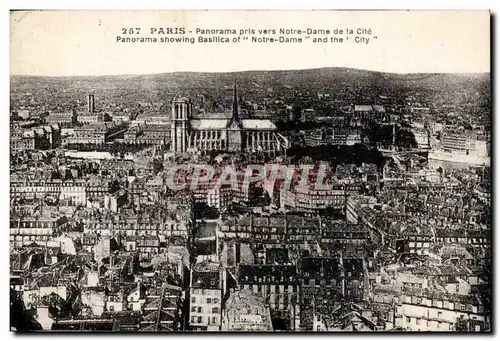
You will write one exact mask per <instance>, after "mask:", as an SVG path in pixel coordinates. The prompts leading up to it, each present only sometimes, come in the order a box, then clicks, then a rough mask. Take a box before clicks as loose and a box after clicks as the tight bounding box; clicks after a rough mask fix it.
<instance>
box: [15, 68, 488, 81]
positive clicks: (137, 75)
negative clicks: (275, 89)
mask: <svg viewBox="0 0 500 341" xmlns="http://www.w3.org/2000/svg"><path fill="white" fill-rule="evenodd" d="M318 69H349V70H353V71H366V72H375V73H383V74H392V75H400V76H404V75H418V74H424V75H432V74H436V75H439V74H442V75H458V76H467V75H489V74H490V71H483V72H411V73H401V72H386V71H379V70H369V69H360V68H354V67H338V66H324V67H322V66H319V67H314V68H309V69H276V70H261V69H257V70H241V71H166V72H151V73H137V74H103V75H65V76H45V75H27V74H11V75H10V76H11V77H49V78H65V77H67V78H71V77H140V76H155V75H162V74H174V73H208V74H226V73H244V72H287V71H308V70H318Z"/></svg>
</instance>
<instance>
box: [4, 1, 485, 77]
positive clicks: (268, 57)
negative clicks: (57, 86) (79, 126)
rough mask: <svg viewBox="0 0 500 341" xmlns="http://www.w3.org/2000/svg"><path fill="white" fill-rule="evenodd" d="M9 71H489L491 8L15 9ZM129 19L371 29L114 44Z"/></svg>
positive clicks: (134, 22) (131, 23) (140, 23)
mask: <svg viewBox="0 0 500 341" xmlns="http://www.w3.org/2000/svg"><path fill="white" fill-rule="evenodd" d="M10 25H11V44H10V47H11V50H10V58H11V61H10V66H11V71H10V72H11V75H26V76H55V77H58V76H113V75H116V76H119V75H130V76H134V75H148V74H161V73H172V72H207V73H211V72H217V73H224V72H245V71H281V70H304V69H319V68H325V67H327V68H328V67H339V68H351V69H359V70H369V71H376V72H385V73H396V74H408V73H489V72H490V13H489V12H488V11H441V12H438V11H398V12H394V11H392V12H391V11H373V12H370V11H360V12H349V11H341V12H337V11H250V12H244V11H236V12H233V11H187V12H182V11H35V12H23V11H19V12H11V23H10ZM122 27H141V28H142V29H143V32H144V31H146V29H148V28H150V27H186V28H187V29H193V30H194V29H195V28H196V27H200V28H204V29H207V28H236V29H240V28H241V29H245V28H255V29H264V28H280V27H283V28H289V27H290V28H303V29H304V28H308V27H309V28H316V29H330V30H332V29H334V28H337V27H338V28H341V29H345V28H346V27H349V28H357V27H361V28H371V29H372V31H373V32H374V35H377V37H378V38H377V39H376V40H372V42H371V43H369V44H353V43H343V44H331V43H328V44H322V43H319V44H318V43H316V44H314V43H302V44H272V43H267V44H255V43H254V44H251V43H240V44H232V43H230V44H215V43H212V44H199V43H195V44H160V43H157V44H148V43H143V44H140V43H116V42H115V40H116V36H117V35H120V32H121V28H122Z"/></svg>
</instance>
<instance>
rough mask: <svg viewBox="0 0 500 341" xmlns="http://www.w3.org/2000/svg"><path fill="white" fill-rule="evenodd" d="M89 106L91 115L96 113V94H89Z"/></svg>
mask: <svg viewBox="0 0 500 341" xmlns="http://www.w3.org/2000/svg"><path fill="white" fill-rule="evenodd" d="M87 104H88V111H89V113H94V112H95V103H94V94H89V97H88V101H87Z"/></svg>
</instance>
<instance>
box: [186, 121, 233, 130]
mask: <svg viewBox="0 0 500 341" xmlns="http://www.w3.org/2000/svg"><path fill="white" fill-rule="evenodd" d="M227 121H228V120H227V119H201V120H190V121H189V124H190V125H191V129H195V130H223V129H226V126H227Z"/></svg>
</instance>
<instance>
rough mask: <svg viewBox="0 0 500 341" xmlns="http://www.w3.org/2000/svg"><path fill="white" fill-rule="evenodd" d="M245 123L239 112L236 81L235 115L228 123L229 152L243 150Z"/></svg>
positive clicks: (234, 90) (234, 93)
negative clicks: (242, 121)
mask: <svg viewBox="0 0 500 341" xmlns="http://www.w3.org/2000/svg"><path fill="white" fill-rule="evenodd" d="M242 133H243V124H242V123H241V119H240V116H239V113H238V95H237V93H236V81H235V82H234V89H233V115H232V117H231V119H230V120H229V123H228V125H227V150H228V151H229V152H241V150H242V144H243V137H242Z"/></svg>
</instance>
